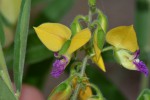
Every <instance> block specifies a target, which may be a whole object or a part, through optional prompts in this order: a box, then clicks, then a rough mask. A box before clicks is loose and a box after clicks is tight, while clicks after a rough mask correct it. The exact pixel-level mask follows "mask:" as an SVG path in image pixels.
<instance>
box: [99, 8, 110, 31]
mask: <svg viewBox="0 0 150 100" xmlns="http://www.w3.org/2000/svg"><path fill="white" fill-rule="evenodd" d="M97 13H98V18H97V20H98V21H99V23H100V25H101V27H102V29H103V31H104V32H106V31H107V27H108V20H107V17H106V16H105V15H104V13H103V12H102V11H100V10H98V11H97Z"/></svg>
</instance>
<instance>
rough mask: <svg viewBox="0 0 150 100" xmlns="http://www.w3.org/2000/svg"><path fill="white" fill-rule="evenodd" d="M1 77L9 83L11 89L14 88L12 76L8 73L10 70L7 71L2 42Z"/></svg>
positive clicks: (0, 49) (0, 52) (0, 51)
mask: <svg viewBox="0 0 150 100" xmlns="http://www.w3.org/2000/svg"><path fill="white" fill-rule="evenodd" d="M0 77H2V78H3V80H4V82H5V83H6V84H7V86H8V87H9V89H12V87H11V81H10V77H9V74H8V71H7V66H6V63H5V59H4V55H3V52H2V47H1V44H0ZM0 91H1V90H0ZM0 100H1V99H0Z"/></svg>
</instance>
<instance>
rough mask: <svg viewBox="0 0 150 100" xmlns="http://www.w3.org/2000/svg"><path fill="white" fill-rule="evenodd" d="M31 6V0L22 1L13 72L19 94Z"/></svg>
mask: <svg viewBox="0 0 150 100" xmlns="http://www.w3.org/2000/svg"><path fill="white" fill-rule="evenodd" d="M30 5H31V0H22V4H21V10H20V16H19V20H18V24H17V30H16V34H15V46H14V64H13V70H14V81H15V85H16V89H17V93H19V92H20V90H21V84H22V76H23V68H24V62H25V53H26V44H27V35H28V27H29V16H30Z"/></svg>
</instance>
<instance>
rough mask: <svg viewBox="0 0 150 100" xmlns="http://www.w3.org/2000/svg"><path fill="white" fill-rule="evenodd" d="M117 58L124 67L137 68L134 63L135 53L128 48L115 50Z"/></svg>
mask: <svg viewBox="0 0 150 100" xmlns="http://www.w3.org/2000/svg"><path fill="white" fill-rule="evenodd" d="M114 55H115V57H116V60H117V61H118V62H119V63H120V64H121V65H122V66H123V67H124V68H127V69H129V70H137V67H136V66H135V65H134V64H133V59H134V57H133V55H132V54H130V53H129V51H127V50H123V49H122V50H116V51H114Z"/></svg>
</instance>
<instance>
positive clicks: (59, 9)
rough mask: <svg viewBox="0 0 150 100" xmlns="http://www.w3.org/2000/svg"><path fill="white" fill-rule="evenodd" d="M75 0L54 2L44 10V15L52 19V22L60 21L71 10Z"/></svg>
mask: <svg viewBox="0 0 150 100" xmlns="http://www.w3.org/2000/svg"><path fill="white" fill-rule="evenodd" d="M74 1H75V0H53V1H51V2H49V3H50V4H49V5H48V6H47V7H46V8H45V9H44V14H45V15H46V16H47V17H48V18H49V19H51V21H54V22H56V21H58V20H60V19H61V18H62V17H63V16H64V15H65V14H66V12H67V11H68V10H70V8H71V6H72V5H73V3H74Z"/></svg>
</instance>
